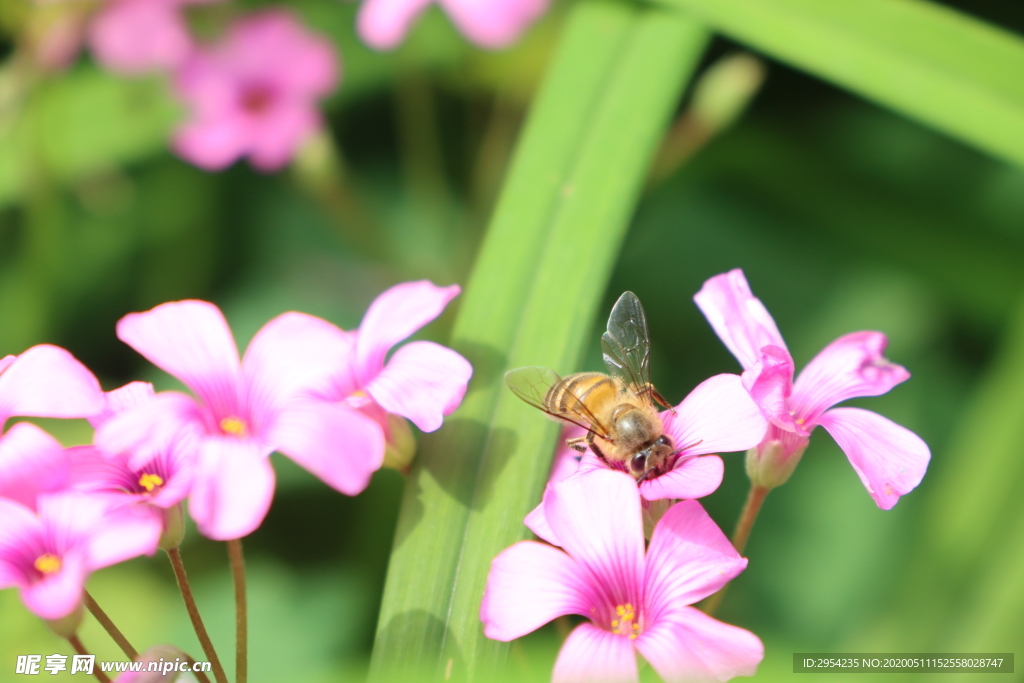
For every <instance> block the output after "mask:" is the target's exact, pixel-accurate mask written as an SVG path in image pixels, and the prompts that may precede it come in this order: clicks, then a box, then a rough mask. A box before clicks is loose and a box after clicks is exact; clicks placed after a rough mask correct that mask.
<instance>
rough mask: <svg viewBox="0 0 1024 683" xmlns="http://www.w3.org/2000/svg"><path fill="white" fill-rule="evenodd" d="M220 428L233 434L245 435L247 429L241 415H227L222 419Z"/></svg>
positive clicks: (226, 432)
mask: <svg viewBox="0 0 1024 683" xmlns="http://www.w3.org/2000/svg"><path fill="white" fill-rule="evenodd" d="M220 430H221V431H222V432H224V433H225V434H231V435H232V436H245V433H246V431H248V430H247V429H246V427H245V421H244V420H243V419H242V418H240V417H234V416H231V417H225V418H224V419H223V420H221V421H220Z"/></svg>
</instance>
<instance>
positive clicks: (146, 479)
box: [139, 472, 164, 493]
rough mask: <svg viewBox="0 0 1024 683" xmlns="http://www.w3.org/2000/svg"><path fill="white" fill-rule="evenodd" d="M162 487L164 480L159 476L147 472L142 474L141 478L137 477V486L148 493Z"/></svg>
mask: <svg viewBox="0 0 1024 683" xmlns="http://www.w3.org/2000/svg"><path fill="white" fill-rule="evenodd" d="M163 485H164V478H163V477H161V476H160V475H159V474H149V473H148V472H144V473H143V474H142V476H141V477H139V486H141V487H142V488H144V489H146V490H147V491H149V492H150V493H152V492H153V489H155V488H158V487H160V486H163Z"/></svg>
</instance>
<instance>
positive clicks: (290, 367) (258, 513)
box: [95, 301, 384, 540]
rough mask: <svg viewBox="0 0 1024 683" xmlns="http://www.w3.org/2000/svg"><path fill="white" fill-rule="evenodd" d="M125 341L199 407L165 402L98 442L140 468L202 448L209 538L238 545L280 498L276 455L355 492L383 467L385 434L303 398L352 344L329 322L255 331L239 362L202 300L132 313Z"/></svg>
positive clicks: (104, 432) (202, 503) (168, 397)
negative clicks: (169, 451)
mask: <svg viewBox="0 0 1024 683" xmlns="http://www.w3.org/2000/svg"><path fill="white" fill-rule="evenodd" d="M117 334H118V337H119V338H120V339H121V340H122V341H124V342H125V343H127V344H128V345H129V346H131V347H132V348H134V349H135V350H136V351H138V352H139V353H141V354H142V355H143V356H145V357H146V358H147V359H148V360H149V361H150V362H152V363H153V364H154V365H156V366H157V367H159V368H161V369H163V370H164V371H166V372H168V373H169V374H171V375H173V376H174V377H177V378H178V379H180V380H181V381H182V382H183V383H184V384H185V386H187V387H188V388H189V389H191V390H192V391H193V392H194V394H195V396H196V398H195V399H194V398H192V397H191V396H187V395H185V394H182V393H179V392H161V393H158V394H156V395H155V396H154V397H153V398H152V399H150V400H148V401H146V402H144V403H143V404H142V405H141V406H138V407H136V408H134V409H132V410H128V411H125V412H123V413H121V414H118V415H116V416H114V417H112V418H111V419H109V420H108V421H106V422H105V423H104V424H102V425H101V426H100V428H99V429H98V430H97V432H96V440H95V442H96V444H97V445H98V446H99V447H100V448H102V449H103V450H105V451H108V452H111V453H124V452H129V453H131V454H132V456H131V458H130V459H129V460H128V465H129V466H130V467H131V468H132V469H133V470H138V469H139V468H141V467H143V466H144V465H149V464H150V463H152V462H154V459H155V458H156V457H157V455H158V454H159V453H160V452H162V450H163V449H165V448H166V446H167V444H169V443H171V442H172V441H173V440H174V439H177V438H192V439H194V440H195V448H196V449H197V456H196V470H195V477H194V480H193V482H192V489H191V494H190V496H189V511H190V513H191V515H192V517H193V518H194V519H195V520H196V522H197V523H198V525H199V530H200V531H201V532H202V533H203V534H205V535H206V536H209V537H211V538H214V539H217V540H227V539H233V538H240V537H242V536H245V535H247V534H249V533H251V532H252V531H254V530H255V529H256V528H257V527H258V526H259V525H260V523H261V522H262V521H263V518H264V517H265V516H266V514H267V510H268V509H269V508H270V503H271V500H272V499H273V494H274V471H273V469H272V468H271V466H270V460H269V455H270V454H271V452H273V451H275V450H276V451H280V452H281V453H283V454H285V455H287V456H288V457H289V458H291V459H292V460H294V461H296V462H297V463H298V464H299V465H301V466H303V467H305V468H306V469H307V470H309V471H310V472H312V473H313V474H315V475H316V476H318V477H320V478H321V479H322V480H324V481H325V482H326V483H327V484H328V485H330V486H332V487H334V488H335V489H337V490H339V491H341V492H343V493H347V494H350V495H353V494H355V493H358V492H360V491H362V490H363V488H365V487H366V484H367V483H368V482H369V478H370V475H371V474H372V473H373V472H374V471H375V470H376V469H377V468H379V467H380V461H381V459H382V458H383V454H384V437H383V435H382V434H381V430H380V428H379V427H378V425H377V424H376V422H374V421H373V420H372V419H370V418H368V417H366V416H365V415H363V414H362V413H361V412H359V411H357V410H354V409H352V408H351V407H349V406H347V405H344V404H341V403H330V404H329V403H326V402H323V401H316V400H311V399H309V398H305V396H306V395H308V394H309V393H310V392H312V391H314V390H315V389H317V388H324V387H326V386H327V381H326V380H325V379H324V378H325V376H326V375H327V373H328V372H329V370H330V368H332V367H335V366H336V365H337V363H338V359H337V355H338V353H339V349H344V348H346V346H347V340H346V338H345V335H344V333H342V332H341V331H340V330H338V328H336V327H335V326H334V325H331V324H330V323H328V322H327V321H325V320H321V319H320V318H316V317H314V316H310V315H305V314H303V313H285V314H283V315H280V316H278V317H276V318H274V319H273V320H271V321H270V322H268V323H267V324H266V325H264V326H263V328H262V329H260V331H259V332H257V333H256V336H255V337H254V338H253V340H252V342H251V343H250V344H249V348H248V349H247V350H246V353H245V357H244V359H242V360H241V361H239V357H238V349H237V347H236V346H235V341H234V337H233V336H232V334H231V330H230V329H229V328H228V324H227V321H226V320H225V319H224V316H223V314H222V313H221V312H220V309H218V308H217V307H216V306H214V305H213V304H211V303H208V302H205V301H177V302H171V303H166V304H161V305H160V306H157V307H156V308H154V309H152V310H150V311H146V312H145V313H132V314H129V315H127V316H125V317H124V318H122V319H121V320H120V321H119V322H118V324H117ZM367 453H376V454H377V459H376V460H375V461H374V460H373V459H372V458H367V457H366V455H365V454H367Z"/></svg>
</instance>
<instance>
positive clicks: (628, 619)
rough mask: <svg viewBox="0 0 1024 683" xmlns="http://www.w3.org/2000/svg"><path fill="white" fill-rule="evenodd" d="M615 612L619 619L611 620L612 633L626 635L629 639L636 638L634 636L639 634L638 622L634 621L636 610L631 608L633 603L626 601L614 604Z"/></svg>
mask: <svg viewBox="0 0 1024 683" xmlns="http://www.w3.org/2000/svg"><path fill="white" fill-rule="evenodd" d="M615 614H617V615H618V616H619V619H613V620H612V623H611V626H612V633H617V634H618V635H622V636H625V635H628V636H629V639H630V640H636V637H637V636H638V635H640V624H637V623H634V622H635V621H636V611H635V610H634V609H633V605H631V604H629V603H628V602H627V603H626V604H624V605H616V607H615Z"/></svg>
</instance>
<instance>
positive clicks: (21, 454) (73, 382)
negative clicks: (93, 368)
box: [0, 344, 103, 509]
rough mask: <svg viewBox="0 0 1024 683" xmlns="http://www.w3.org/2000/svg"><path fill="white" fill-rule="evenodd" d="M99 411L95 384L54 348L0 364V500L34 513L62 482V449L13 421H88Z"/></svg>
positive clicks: (8, 358)
mask: <svg viewBox="0 0 1024 683" xmlns="http://www.w3.org/2000/svg"><path fill="white" fill-rule="evenodd" d="M102 408H103V391H102V390H101V389H100V385H99V382H97V381H96V377H95V376H93V374H92V373H91V372H89V370H88V369H87V368H86V367H85V366H84V365H82V364H81V363H80V362H78V361H77V360H76V359H75V357H74V356H72V355H71V354H70V353H68V352H67V351H65V350H64V349H62V348H60V347H57V346H50V345H48V344H41V345H39V346H33V347H32V348H30V349H28V350H26V351H25V352H24V353H22V354H20V355H18V356H6V357H4V358H2V359H0V498H8V499H10V500H15V501H18V502H19V503H21V504H23V505H26V506H28V507H29V508H33V509H34V508H35V505H36V497H37V496H38V495H39V494H41V493H50V492H54V491H58V490H60V489H61V488H63V487H64V485H65V483H66V481H67V475H68V468H67V457H66V455H65V454H64V447H63V446H61V445H60V443H59V442H58V441H57V440H56V439H54V438H53V437H52V436H50V435H49V434H47V433H46V432H45V431H43V430H42V429H40V428H39V427H37V426H36V425H34V424H30V423H28V422H19V423H17V424H15V425H14V426H12V427H11V428H10V429H9V430H7V432H6V433H2V429H3V425H4V424H5V423H6V422H7V420H9V419H10V418H11V417H14V416H25V417H63V418H80V417H89V416H92V415H95V414H97V413H99V412H100V410H102Z"/></svg>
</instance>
